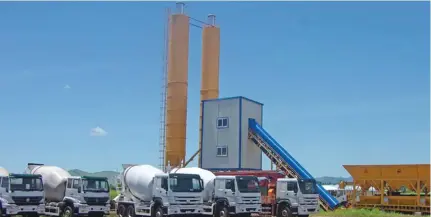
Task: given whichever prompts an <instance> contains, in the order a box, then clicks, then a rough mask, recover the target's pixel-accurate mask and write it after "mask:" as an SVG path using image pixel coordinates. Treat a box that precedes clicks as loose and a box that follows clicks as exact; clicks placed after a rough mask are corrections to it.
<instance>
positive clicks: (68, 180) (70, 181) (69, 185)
mask: <svg viewBox="0 0 431 217" xmlns="http://www.w3.org/2000/svg"><path fill="white" fill-rule="evenodd" d="M72 181H73V179H67V188H72Z"/></svg>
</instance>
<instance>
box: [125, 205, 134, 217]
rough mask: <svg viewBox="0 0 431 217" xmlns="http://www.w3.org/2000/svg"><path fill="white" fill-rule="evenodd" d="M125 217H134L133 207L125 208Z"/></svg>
mask: <svg viewBox="0 0 431 217" xmlns="http://www.w3.org/2000/svg"><path fill="white" fill-rule="evenodd" d="M126 217H135V207H133V206H129V207H127V216H126Z"/></svg>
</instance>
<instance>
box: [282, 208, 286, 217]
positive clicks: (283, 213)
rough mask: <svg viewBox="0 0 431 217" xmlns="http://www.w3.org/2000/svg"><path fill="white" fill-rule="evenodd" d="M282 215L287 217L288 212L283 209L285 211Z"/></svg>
mask: <svg viewBox="0 0 431 217" xmlns="http://www.w3.org/2000/svg"><path fill="white" fill-rule="evenodd" d="M281 215H282V216H284V217H286V216H287V210H285V209H283V211H282V212H281Z"/></svg>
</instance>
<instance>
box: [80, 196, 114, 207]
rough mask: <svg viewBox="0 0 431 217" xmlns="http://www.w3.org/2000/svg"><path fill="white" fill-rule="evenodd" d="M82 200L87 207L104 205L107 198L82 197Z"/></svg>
mask: <svg viewBox="0 0 431 217" xmlns="http://www.w3.org/2000/svg"><path fill="white" fill-rule="evenodd" d="M84 200H85V202H86V203H87V204H88V205H105V204H106V203H107V202H108V200H109V197H84Z"/></svg>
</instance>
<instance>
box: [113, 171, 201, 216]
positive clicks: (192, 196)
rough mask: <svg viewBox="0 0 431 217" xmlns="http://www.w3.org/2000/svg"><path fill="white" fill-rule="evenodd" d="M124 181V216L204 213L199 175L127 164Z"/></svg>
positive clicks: (121, 211)
mask: <svg viewBox="0 0 431 217" xmlns="http://www.w3.org/2000/svg"><path fill="white" fill-rule="evenodd" d="M120 180H121V191H120V196H119V198H118V204H117V214H118V216H120V217H124V216H128V217H135V216H153V217H162V216H164V215H166V216H170V215H181V214H187V215H193V214H202V190H203V188H202V185H203V183H202V179H201V178H200V176H199V175H196V174H179V173H175V174H173V173H170V174H167V173H164V172H163V171H161V170H159V169H158V168H155V167H153V166H150V165H132V164H124V165H123V171H122V173H121V175H120Z"/></svg>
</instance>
